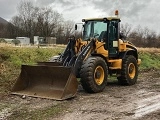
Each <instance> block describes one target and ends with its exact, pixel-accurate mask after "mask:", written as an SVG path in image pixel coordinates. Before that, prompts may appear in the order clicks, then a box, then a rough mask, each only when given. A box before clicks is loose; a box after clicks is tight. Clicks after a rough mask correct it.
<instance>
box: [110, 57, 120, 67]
mask: <svg viewBox="0 0 160 120" xmlns="http://www.w3.org/2000/svg"><path fill="white" fill-rule="evenodd" d="M108 62H109V63H110V67H109V68H110V69H121V68H122V59H114V60H108Z"/></svg>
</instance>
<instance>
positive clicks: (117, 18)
mask: <svg viewBox="0 0 160 120" xmlns="http://www.w3.org/2000/svg"><path fill="white" fill-rule="evenodd" d="M104 19H106V20H109V21H110V20H120V18H119V17H103V18H87V19H82V22H85V21H92V20H99V21H101V20H104Z"/></svg>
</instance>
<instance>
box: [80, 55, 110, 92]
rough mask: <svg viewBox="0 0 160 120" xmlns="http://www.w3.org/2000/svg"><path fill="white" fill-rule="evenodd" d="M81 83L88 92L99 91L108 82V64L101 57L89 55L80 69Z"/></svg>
mask: <svg viewBox="0 0 160 120" xmlns="http://www.w3.org/2000/svg"><path fill="white" fill-rule="evenodd" d="M80 77H81V85H82V87H83V89H84V90H85V91H86V92H89V93H97V92H101V91H103V90H104V88H105V86H106V84H107V77H108V69H107V64H106V62H105V61H104V59H103V58H101V57H89V58H88V59H87V60H86V61H84V62H83V65H82V66H81V70H80Z"/></svg>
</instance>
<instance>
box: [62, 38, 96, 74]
mask: <svg viewBox="0 0 160 120" xmlns="http://www.w3.org/2000/svg"><path fill="white" fill-rule="evenodd" d="M87 42H89V43H88V44H87V45H86V46H85V47H83V49H82V50H81V51H80V52H79V53H78V55H76V52H75V50H74V49H75V48H74V47H75V44H76V40H75V39H74V38H70V39H69V42H68V45H67V47H66V49H65V51H64V52H63V54H61V56H60V57H59V60H60V62H62V64H63V66H68V67H73V73H74V74H75V75H78V70H79V69H80V67H81V65H82V62H83V61H84V60H85V59H86V58H87V57H88V56H89V55H90V54H91V52H92V50H93V47H94V45H95V44H94V43H95V39H92V40H90V41H87Z"/></svg>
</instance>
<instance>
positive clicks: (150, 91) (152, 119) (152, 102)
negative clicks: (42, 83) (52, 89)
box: [0, 70, 160, 120]
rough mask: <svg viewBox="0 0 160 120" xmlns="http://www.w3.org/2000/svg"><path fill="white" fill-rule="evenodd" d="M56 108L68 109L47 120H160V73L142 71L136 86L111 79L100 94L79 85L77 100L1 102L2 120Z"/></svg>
mask: <svg viewBox="0 0 160 120" xmlns="http://www.w3.org/2000/svg"><path fill="white" fill-rule="evenodd" d="M54 105H58V106H59V105H61V106H60V107H65V109H64V110H62V111H60V112H59V113H58V114H56V115H54V116H52V115H50V116H46V117H45V119H46V120H160V71H158V70H149V71H143V72H140V74H139V79H138V83H137V84H136V85H133V86H120V85H118V83H117V81H116V80H112V82H111V80H109V82H108V85H107V86H106V89H105V90H104V91H103V92H101V93H97V94H88V93H86V92H85V91H84V90H83V89H82V87H81V86H79V89H78V92H77V95H76V97H75V98H73V99H70V100H65V101H54V100H47V99H40V98H31V97H26V98H22V97H20V96H14V95H9V96H4V97H2V98H1V100H0V120H3V119H4V120H8V119H9V120H10V119H13V118H12V117H11V116H13V115H14V114H16V115H17V116H18V114H19V113H20V112H21V113H22V111H23V110H24V108H25V110H26V109H27V110H30V111H32V110H40V109H44V108H49V107H50V106H54ZM21 118H23V116H22V117H21ZM17 119H20V118H18V117H17ZM24 119H30V118H27V117H25V118H24ZM40 119H41V118H40ZM42 119H43V118H42Z"/></svg>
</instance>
